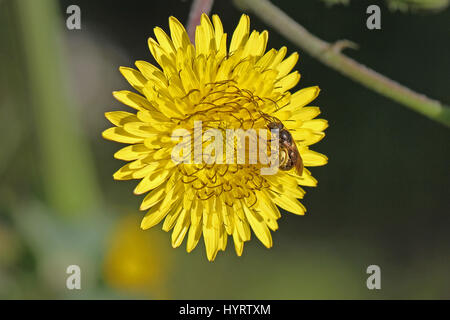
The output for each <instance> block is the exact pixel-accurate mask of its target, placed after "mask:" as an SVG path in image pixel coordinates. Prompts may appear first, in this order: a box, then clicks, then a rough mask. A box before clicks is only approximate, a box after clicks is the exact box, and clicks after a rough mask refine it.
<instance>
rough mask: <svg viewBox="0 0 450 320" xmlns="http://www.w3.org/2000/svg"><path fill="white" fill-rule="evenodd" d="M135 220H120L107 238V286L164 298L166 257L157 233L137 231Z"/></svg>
mask: <svg viewBox="0 0 450 320" xmlns="http://www.w3.org/2000/svg"><path fill="white" fill-rule="evenodd" d="M136 222H137V221H136V217H135V216H134V215H126V216H125V217H123V218H121V219H120V220H119V221H118V223H117V226H116V227H115V228H114V230H113V232H112V233H111V236H110V237H109V239H108V243H107V245H108V250H107V252H106V255H105V260H104V265H103V275H104V279H105V281H106V283H108V284H109V285H110V286H111V287H113V288H116V289H118V290H121V291H128V292H132V293H136V294H140V293H141V294H142V293H143V294H147V295H149V296H155V295H157V298H164V297H165V296H166V292H165V291H166V289H165V286H166V280H167V278H168V274H169V271H168V265H169V263H168V260H169V259H168V256H167V255H166V254H164V252H162V251H161V250H162V248H161V247H162V242H161V241H162V240H161V238H160V237H159V236H158V235H157V234H154V233H153V234H149V233H146V234H144V233H142V232H139V230H138V229H136Z"/></svg>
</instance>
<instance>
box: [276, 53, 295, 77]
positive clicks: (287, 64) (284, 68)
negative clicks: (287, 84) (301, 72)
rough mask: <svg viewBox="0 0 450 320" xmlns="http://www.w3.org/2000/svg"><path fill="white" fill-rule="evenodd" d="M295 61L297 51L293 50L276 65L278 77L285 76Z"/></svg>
mask: <svg viewBox="0 0 450 320" xmlns="http://www.w3.org/2000/svg"><path fill="white" fill-rule="evenodd" d="M297 61H298V53H297V52H294V53H293V54H291V55H290V56H289V58H287V59H286V60H284V61H283V62H281V63H280V64H279V65H278V66H277V70H278V78H283V77H284V76H286V75H287V74H288V73H289V72H290V71H291V70H292V68H294V66H295V64H296V63H297Z"/></svg>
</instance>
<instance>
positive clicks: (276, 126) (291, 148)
mask: <svg viewBox="0 0 450 320" xmlns="http://www.w3.org/2000/svg"><path fill="white" fill-rule="evenodd" d="M267 128H269V130H278V134H279V152H280V164H279V168H280V170H283V171H288V170H291V169H292V168H295V171H296V172H297V174H298V175H299V176H301V175H302V172H303V159H302V157H301V156H300V153H299V152H298V149H297V145H296V144H295V141H294V139H293V138H292V135H291V133H290V132H289V131H288V130H287V129H286V128H285V127H284V125H283V123H282V122H281V121H280V120H278V119H277V118H275V117H272V119H271V121H270V122H269V123H268V124H267Z"/></svg>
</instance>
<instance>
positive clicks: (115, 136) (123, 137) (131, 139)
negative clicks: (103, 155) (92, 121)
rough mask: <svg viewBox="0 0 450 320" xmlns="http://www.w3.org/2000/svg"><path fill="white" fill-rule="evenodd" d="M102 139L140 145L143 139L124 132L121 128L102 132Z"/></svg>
mask: <svg viewBox="0 0 450 320" xmlns="http://www.w3.org/2000/svg"><path fill="white" fill-rule="evenodd" d="M102 137H103V138H105V139H107V140H111V141H116V142H120V143H142V142H144V139H142V138H140V137H137V136H135V135H133V134H130V133H128V132H126V131H125V130H124V129H123V128H120V127H114V128H109V129H106V130H105V131H103V132H102Z"/></svg>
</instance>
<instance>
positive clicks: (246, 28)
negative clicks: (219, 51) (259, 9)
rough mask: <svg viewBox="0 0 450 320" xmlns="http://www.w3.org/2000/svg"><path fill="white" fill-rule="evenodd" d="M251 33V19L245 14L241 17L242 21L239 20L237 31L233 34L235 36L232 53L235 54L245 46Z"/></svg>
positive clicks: (232, 40) (231, 47)
mask: <svg viewBox="0 0 450 320" xmlns="http://www.w3.org/2000/svg"><path fill="white" fill-rule="evenodd" d="M249 33H250V18H249V17H248V16H247V15H246V14H243V15H242V16H241V19H240V20H239V23H238V25H237V27H236V30H235V31H234V33H233V36H232V37H231V43H230V53H233V52H234V51H236V50H237V49H238V48H239V47H242V46H244V45H245V43H246V42H247V39H248V35H249Z"/></svg>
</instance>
